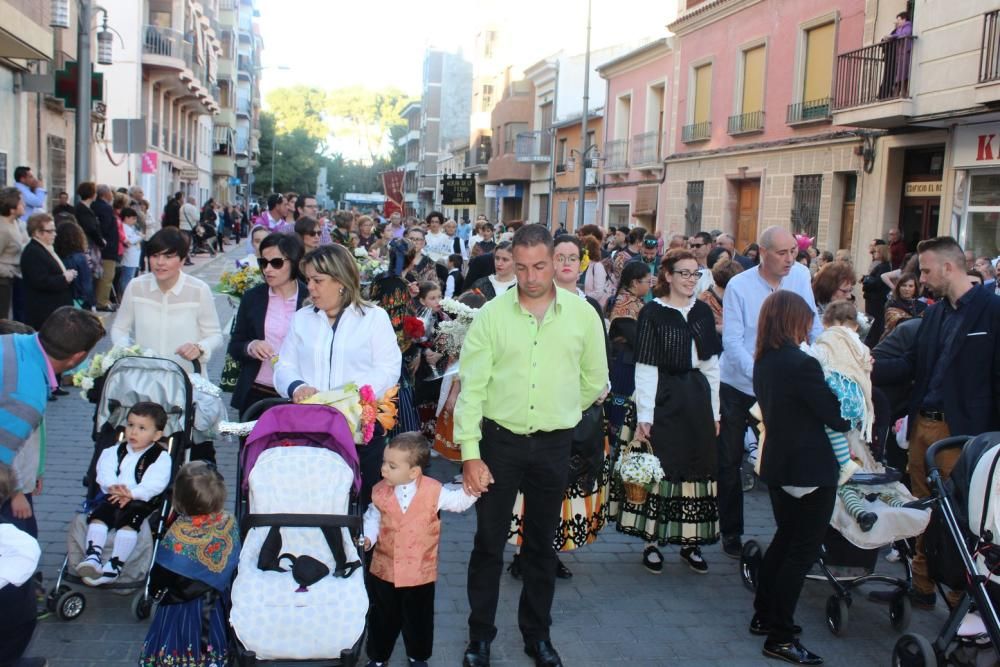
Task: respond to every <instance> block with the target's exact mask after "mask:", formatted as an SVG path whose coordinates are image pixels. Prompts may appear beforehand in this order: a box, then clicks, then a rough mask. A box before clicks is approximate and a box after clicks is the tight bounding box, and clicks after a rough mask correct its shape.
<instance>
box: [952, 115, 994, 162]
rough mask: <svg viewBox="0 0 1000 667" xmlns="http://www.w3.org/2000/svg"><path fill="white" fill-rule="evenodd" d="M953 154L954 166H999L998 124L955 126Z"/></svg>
mask: <svg viewBox="0 0 1000 667" xmlns="http://www.w3.org/2000/svg"><path fill="white" fill-rule="evenodd" d="M954 155H955V157H954V163H955V166H956V167H1000V124H996V123H983V124H982V125H963V126H961V127H958V128H956V129H955V145H954Z"/></svg>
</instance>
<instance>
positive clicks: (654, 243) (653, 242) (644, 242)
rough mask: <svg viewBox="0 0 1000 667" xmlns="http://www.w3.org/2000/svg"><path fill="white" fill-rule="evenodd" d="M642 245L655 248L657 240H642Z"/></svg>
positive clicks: (657, 243)
mask: <svg viewBox="0 0 1000 667" xmlns="http://www.w3.org/2000/svg"><path fill="white" fill-rule="evenodd" d="M642 245H644V246H646V247H647V248H655V247H657V246H658V245H659V242H657V241H653V240H649V241H643V242H642Z"/></svg>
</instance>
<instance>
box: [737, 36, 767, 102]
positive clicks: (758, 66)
mask: <svg viewBox="0 0 1000 667" xmlns="http://www.w3.org/2000/svg"><path fill="white" fill-rule="evenodd" d="M764 55H765V47H764V45H763V44H762V45H760V46H757V47H754V48H752V49H747V50H746V51H744V52H743V91H742V93H743V94H742V96H741V100H740V113H744V114H748V113H754V112H757V111H763V109H764Z"/></svg>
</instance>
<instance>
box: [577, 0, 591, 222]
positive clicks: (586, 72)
mask: <svg viewBox="0 0 1000 667" xmlns="http://www.w3.org/2000/svg"><path fill="white" fill-rule="evenodd" d="M591 2H592V0H587V52H586V55H584V57H583V63H584V64H583V68H584V69H583V120H582V122H581V125H580V133H581V134H580V136H581V143H580V145H581V146H582V147H583V148H582V150H581V151H580V196H579V199H578V201H577V210H576V228H577V229H580V228H581V227H583V209H584V204H583V202H584V197H585V196H586V191H587V153H588V152H590V146H589V144H590V135H589V134H588V133H587V126H588V125H589V124H590V122H589V121H590V119H589V118H588V116H589V115H590V6H591Z"/></svg>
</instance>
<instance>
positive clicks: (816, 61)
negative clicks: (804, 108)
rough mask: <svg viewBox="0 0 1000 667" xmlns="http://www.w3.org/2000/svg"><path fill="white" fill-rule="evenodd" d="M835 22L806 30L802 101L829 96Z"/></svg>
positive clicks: (831, 80) (831, 79)
mask: <svg viewBox="0 0 1000 667" xmlns="http://www.w3.org/2000/svg"><path fill="white" fill-rule="evenodd" d="M835 35H836V30H835V24H834V23H833V22H830V23H826V24H824V25H821V26H817V27H815V28H810V29H808V30H806V49H805V67H804V70H805V73H804V76H803V80H802V101H803V102H809V101H812V100H820V99H824V98H828V97H830V89H831V85H832V84H833V56H834V53H833V50H834V36H835Z"/></svg>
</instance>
